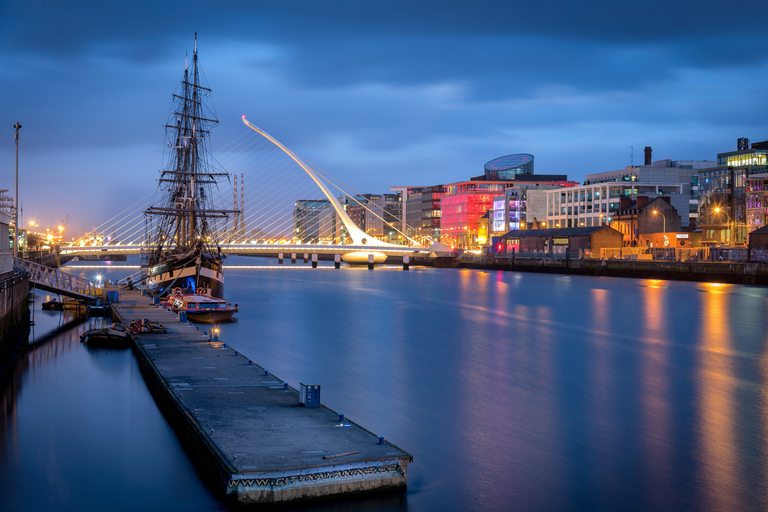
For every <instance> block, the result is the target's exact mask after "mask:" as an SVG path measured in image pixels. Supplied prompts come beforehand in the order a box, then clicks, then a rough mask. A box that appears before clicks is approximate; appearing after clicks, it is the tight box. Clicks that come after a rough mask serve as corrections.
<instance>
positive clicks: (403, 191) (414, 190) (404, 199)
mask: <svg viewBox="0 0 768 512" xmlns="http://www.w3.org/2000/svg"><path fill="white" fill-rule="evenodd" d="M423 188H424V187H402V186H397V187H389V191H390V192H394V193H395V194H400V198H401V205H402V214H401V217H400V225H401V226H402V227H403V229H402V232H403V233H406V234H408V226H409V225H410V224H409V223H408V221H407V217H408V215H409V214H408V198H410V197H411V195H413V194H420V193H421V191H422V189H423ZM411 217H412V218H413V215H411ZM413 227H414V228H416V227H418V225H417V224H414V225H413ZM408 236H411V235H410V234H409V235H408Z"/></svg>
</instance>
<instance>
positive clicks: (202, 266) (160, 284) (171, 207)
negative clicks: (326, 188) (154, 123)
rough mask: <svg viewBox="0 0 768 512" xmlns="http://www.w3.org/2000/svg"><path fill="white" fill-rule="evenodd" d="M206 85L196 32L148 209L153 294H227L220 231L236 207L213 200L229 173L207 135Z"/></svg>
mask: <svg viewBox="0 0 768 512" xmlns="http://www.w3.org/2000/svg"><path fill="white" fill-rule="evenodd" d="M205 85H207V84H201V83H200V73H199V70H198V62H197V34H195V51H194V53H193V55H192V63H191V66H190V64H189V61H188V59H187V62H186V65H185V67H184V75H183V77H182V79H181V83H180V86H179V89H178V90H177V92H176V93H175V94H173V105H172V108H171V113H170V117H169V119H168V122H167V124H166V125H165V137H166V150H165V151H166V155H165V158H164V161H165V164H164V167H163V169H162V170H161V171H160V179H159V186H158V190H157V192H156V194H155V201H153V203H154V204H153V205H152V206H150V207H149V208H147V209H146V210H145V211H144V215H145V221H146V230H147V235H146V240H147V244H146V246H145V248H144V253H143V261H144V262H145V265H146V276H147V277H146V282H147V290H148V292H149V293H150V294H152V295H163V294H167V293H169V292H170V291H171V290H174V289H176V288H181V289H182V290H184V291H185V292H186V291H191V292H192V293H195V292H197V293H206V294H208V295H209V296H211V297H216V298H220V299H222V298H223V297H224V273H223V268H222V266H223V265H222V262H223V258H224V256H223V255H222V254H221V247H220V237H221V236H223V234H224V233H225V228H226V222H227V218H228V217H229V215H232V214H235V213H237V211H235V210H222V209H217V208H216V205H215V204H214V198H215V197H216V196H217V194H216V188H217V187H218V183H219V182H220V181H222V180H225V179H228V178H229V175H228V174H227V173H226V172H225V171H223V170H220V169H217V168H215V167H214V165H213V163H212V162H213V158H212V157H211V155H210V148H209V137H210V133H211V129H212V128H213V127H214V126H215V125H217V124H218V120H216V118H215V115H214V114H213V112H212V111H211V110H210V109H209V108H208V107H207V106H206V104H205V102H206V100H208V99H209V98H210V96H211V89H209V88H208V87H206V86H205Z"/></svg>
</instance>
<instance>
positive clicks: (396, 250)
mask: <svg viewBox="0 0 768 512" xmlns="http://www.w3.org/2000/svg"><path fill="white" fill-rule="evenodd" d="M220 247H221V252H222V253H223V254H225V255H227V256H229V255H241V256H259V255H263V256H267V255H273V254H279V253H283V254H340V255H341V256H342V259H344V261H348V262H351V263H365V262H367V261H368V255H369V254H372V255H374V259H375V261H376V262H377V263H381V262H382V261H383V260H384V259H385V258H386V257H387V256H406V255H408V256H425V257H426V256H429V255H430V253H431V251H430V249H429V248H428V247H420V246H415V247H413V246H410V247H409V246H407V245H387V246H377V245H324V244H221V245H220ZM142 249H143V250H147V247H146V245H143V246H142V245H139V244H121V245H92V246H91V245H84V246H68V247H62V248H61V249H60V250H59V253H60V254H61V255H62V256H112V255H114V256H117V255H131V254H141V252H142Z"/></svg>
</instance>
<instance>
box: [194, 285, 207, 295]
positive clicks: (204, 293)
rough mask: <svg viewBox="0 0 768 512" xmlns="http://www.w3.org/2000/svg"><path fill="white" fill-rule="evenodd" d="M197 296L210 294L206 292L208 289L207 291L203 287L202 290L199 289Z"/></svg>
mask: <svg viewBox="0 0 768 512" xmlns="http://www.w3.org/2000/svg"><path fill="white" fill-rule="evenodd" d="M197 294H198V295H207V294H208V292H207V291H206V289H205V288H203V287H202V286H201V287H200V288H198V289H197Z"/></svg>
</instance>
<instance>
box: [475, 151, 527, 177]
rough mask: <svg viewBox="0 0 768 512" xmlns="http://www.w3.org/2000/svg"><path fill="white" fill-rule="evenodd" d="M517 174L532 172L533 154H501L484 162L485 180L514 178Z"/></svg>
mask: <svg viewBox="0 0 768 512" xmlns="http://www.w3.org/2000/svg"><path fill="white" fill-rule="evenodd" d="M518 174H533V155H529V154H528V153H518V154H515V155H507V156H501V157H499V158H494V159H493V160H491V161H490V162H488V163H487V164H485V179H486V180H487V181H497V180H514V179H515V177H516V176H517V175H518Z"/></svg>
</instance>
